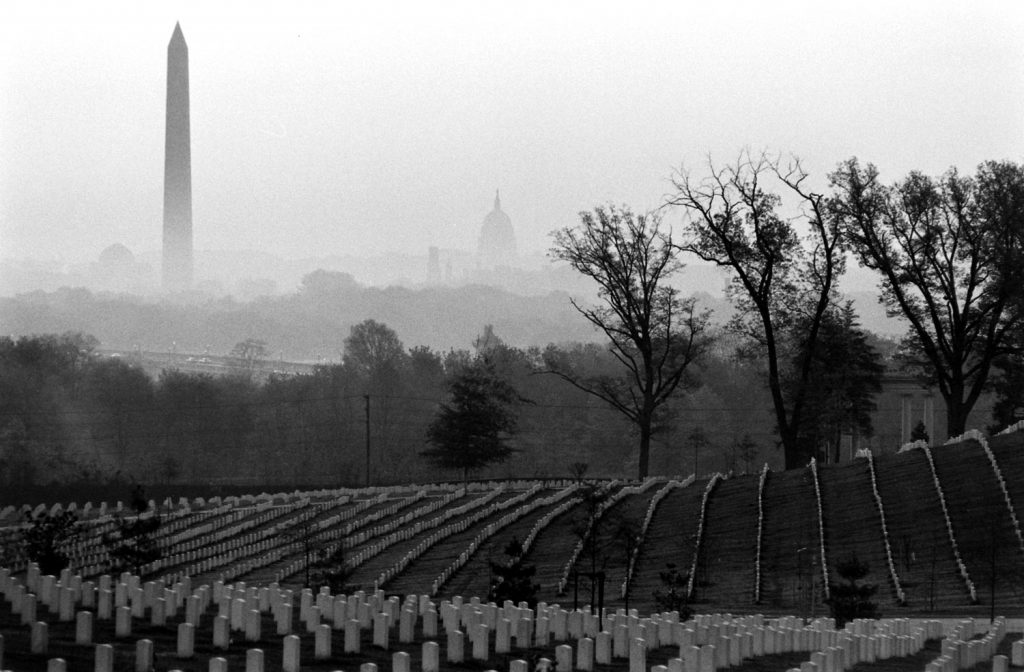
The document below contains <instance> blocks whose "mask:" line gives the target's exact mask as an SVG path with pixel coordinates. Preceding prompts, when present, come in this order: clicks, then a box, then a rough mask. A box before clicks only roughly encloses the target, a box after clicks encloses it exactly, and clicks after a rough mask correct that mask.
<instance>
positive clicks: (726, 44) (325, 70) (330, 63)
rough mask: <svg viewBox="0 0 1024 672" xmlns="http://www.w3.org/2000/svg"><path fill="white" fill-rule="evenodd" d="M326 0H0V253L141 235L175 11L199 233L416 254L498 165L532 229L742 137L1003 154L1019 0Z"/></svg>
mask: <svg viewBox="0 0 1024 672" xmlns="http://www.w3.org/2000/svg"><path fill="white" fill-rule="evenodd" d="M324 4H325V5H326V4H327V3H324ZM332 5H339V6H338V7H335V8H334V9H333V10H331V11H329V12H328V11H324V10H322V9H321V8H320V7H319V6H318V5H314V4H312V3H303V2H288V3H273V4H260V3H250V2H237V3H222V2H217V3H210V2H195V3H192V2H176V3H170V2H160V3H149V2H146V3H141V2H134V1H133V2H125V3H109V2H75V3H71V2H18V3H11V4H7V5H5V6H4V17H3V21H2V22H0V257H16V258H22V257H39V258H62V259H65V260H67V261H75V260H90V259H95V258H96V256H97V255H98V254H99V252H100V251H101V250H102V249H103V248H104V247H106V246H107V245H109V244H111V243H114V242H121V243H123V244H125V245H127V246H128V247H129V248H130V249H132V250H133V251H135V252H136V253H139V252H144V251H148V250H155V249H158V248H159V246H160V240H161V226H162V222H161V217H162V188H163V187H162V172H163V142H164V138H163V134H164V126H163V124H164V120H163V116H164V104H165V94H166V89H165V86H166V83H165V78H166V55H167V42H168V40H169V39H170V36H171V32H172V30H173V28H174V23H175V21H180V22H181V26H182V30H183V31H184V34H185V39H186V41H187V42H188V47H189V58H190V78H191V108H192V176H193V194H194V206H193V209H194V223H195V224H194V225H195V246H196V248H197V249H200V250H203V249H208V250H209V249H238V248H259V249H264V250H268V251H275V250H276V251H277V252H279V253H280V254H281V255H282V256H285V257H306V256H325V255H328V254H359V255H363V254H366V255H369V254H373V253H378V252H386V251H389V250H393V251H399V252H407V253H425V250H426V248H427V246H428V245H440V246H455V245H456V243H457V237H456V233H457V232H458V231H472V232H475V230H476V229H477V227H478V226H479V224H480V222H481V221H482V219H483V217H484V216H485V215H486V214H487V212H488V211H489V210H490V208H491V205H492V202H493V198H494V190H495V188H500V189H501V195H502V203H503V207H504V210H505V211H506V212H507V213H508V214H509V215H510V217H511V218H512V222H513V225H514V226H515V229H516V233H517V236H518V238H519V243H520V248H521V249H523V250H526V251H530V250H537V251H541V250H544V249H546V248H547V247H548V242H549V241H548V237H547V234H548V232H550V231H551V230H552V229H554V228H556V227H560V226H566V225H570V224H573V223H574V222H575V221H576V213H577V212H578V211H579V210H581V209H587V208H590V207H593V206H594V205H596V204H599V203H603V202H608V201H613V202H616V203H628V204H630V205H632V206H633V207H634V208H635V209H647V208H652V207H655V206H657V205H659V204H660V202H661V200H662V198H663V196H664V194H665V193H666V192H667V190H668V189H669V184H668V178H669V177H670V176H671V174H672V171H673V170H674V169H675V168H678V167H679V166H680V165H682V164H684V163H685V164H686V165H688V166H690V167H693V168H695V169H696V170H697V171H698V172H699V166H700V162H701V161H702V157H704V156H705V155H706V154H708V153H710V154H712V155H713V156H714V157H716V159H721V160H728V159H731V158H733V157H734V156H735V154H736V153H737V151H738V150H739V149H741V148H742V147H744V146H750V147H752V148H754V149H761V148H767V149H771V150H781V151H785V152H793V153H795V154H797V155H799V156H801V157H802V158H803V160H804V162H805V164H806V165H807V167H808V168H810V169H811V170H812V171H813V172H814V173H815V175H816V176H818V177H819V179H820V180H822V181H824V177H825V173H826V172H827V171H829V170H831V169H832V168H833V167H834V166H835V164H836V163H837V162H838V161H840V160H842V159H844V158H846V157H849V156H851V155H856V156H858V157H860V158H861V159H862V160H864V161H871V162H874V163H876V164H877V165H878V166H879V167H880V168H881V169H882V171H883V174H884V175H885V177H886V178H887V180H893V179H896V178H897V177H899V176H900V175H902V174H904V173H905V172H906V171H908V170H911V169H914V168H918V169H922V170H924V171H926V172H929V173H939V172H941V171H943V170H945V169H946V168H948V167H949V166H953V165H955V166H957V167H959V168H961V169H962V170H972V169H973V167H974V166H976V165H977V164H978V163H979V162H980V161H982V160H985V159H990V158H993V159H1013V160H1017V161H1019V160H1022V159H1024V4H1021V3H1018V2H1010V1H1007V2H998V3H997V2H988V3H985V2H957V3H951V2H941V3H934V2H928V3H925V2H906V3H893V2H885V3H881V2H879V3H843V5H842V7H839V6H838V5H836V6H835V7H831V8H830V7H828V6H827V5H826V4H825V3H814V4H810V3H808V4H802V3H781V2H743V3H740V2H706V3H701V4H696V3H692V2H683V1H681V0H679V1H675V2H664V3H642V2H641V3H625V2H618V3H599V4H593V3H587V4H584V3H577V2H573V3H558V2H551V1H550V0H549V1H547V2H503V3H497V2H481V1H474V2H444V3H440V2H431V1H421V2H410V3H401V4H395V3H382V2H359V3H344V4H343V6H342V3H332ZM211 6H212V8H211ZM473 243H475V241H471V242H470V243H469V244H466V245H465V247H470V246H471V245H472V244H473Z"/></svg>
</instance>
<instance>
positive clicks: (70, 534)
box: [22, 511, 78, 576]
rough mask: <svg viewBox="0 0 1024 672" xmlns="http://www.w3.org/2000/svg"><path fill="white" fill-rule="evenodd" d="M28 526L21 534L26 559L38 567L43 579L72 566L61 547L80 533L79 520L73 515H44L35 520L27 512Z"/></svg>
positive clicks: (43, 513)
mask: <svg viewBox="0 0 1024 672" xmlns="http://www.w3.org/2000/svg"><path fill="white" fill-rule="evenodd" d="M25 522H26V523H27V524H28V527H26V528H25V529H24V530H22V545H23V546H24V549H25V555H27V556H28V559H29V560H31V561H32V562H35V563H37V564H38V565H39V570H40V571H41V572H42V574H43V575H44V576H45V575H50V574H52V575H54V576H56V575H57V574H60V572H61V570H62V569H64V568H65V567H67V566H68V565H69V564H71V559H70V558H68V556H67V554H66V553H65V552H64V551H63V550H62V548H61V547H62V546H64V545H65V544H66V543H67V542H69V541H71V539H73V538H74V536H75V534H76V533H77V529H76V528H77V526H78V516H76V515H75V514H74V513H73V512H71V511H64V512H62V513H58V514H56V515H52V516H51V515H50V514H49V513H47V512H45V511H43V512H41V513H40V514H39V515H36V516H33V515H32V513H31V512H29V511H26V512H25Z"/></svg>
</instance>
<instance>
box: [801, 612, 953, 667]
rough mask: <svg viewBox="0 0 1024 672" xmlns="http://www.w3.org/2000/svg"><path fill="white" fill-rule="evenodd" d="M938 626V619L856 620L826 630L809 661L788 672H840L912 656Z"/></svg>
mask: <svg viewBox="0 0 1024 672" xmlns="http://www.w3.org/2000/svg"><path fill="white" fill-rule="evenodd" d="M942 628H943V626H942V623H941V622H940V621H925V622H923V623H920V624H919V625H917V624H912V623H911V622H910V621H908V620H906V619H898V620H896V621H894V622H893V621H873V620H868V619H864V620H859V621H856V622H854V623H852V624H849V625H848V626H847V628H845V629H844V630H841V631H831V632H829V633H828V636H827V637H825V638H824V641H823V642H822V645H821V646H816V647H814V648H815V649H816V650H815V651H813V652H812V653H811V656H810V660H807V661H805V662H803V663H802V664H801V665H800V667H799V668H792V670H791V671H790V672H844V671H845V670H849V669H851V668H852V667H853V666H855V665H857V664H859V663H875V662H876V661H880V660H888V659H889V658H894V657H900V658H902V657H906V656H912V655H914V654H916V653H918V652H919V651H921V650H922V649H923V648H924V644H925V640H928V639H937V638H939V637H941V636H942ZM907 633H909V634H907Z"/></svg>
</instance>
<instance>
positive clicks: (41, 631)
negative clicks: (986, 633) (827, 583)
mask: <svg viewBox="0 0 1024 672" xmlns="http://www.w3.org/2000/svg"><path fill="white" fill-rule="evenodd" d="M382 616H383V619H381V620H383V621H385V622H386V620H388V619H389V618H390V617H389V616H388V615H387V614H386V613H385V614H383V615H382ZM381 620H377V621H376V622H377V623H380V622H381ZM226 622H227V621H226V618H225V617H223V616H218V617H217V625H223V628H218V627H215V631H214V646H215V647H218V648H224V649H227V648H228V647H227V642H226V638H227V636H228V632H227V627H226ZM502 622H504V623H507V622H508V621H507V620H503V621H502ZM350 623H351V624H354V626H355V627H351V628H350V627H349V625H348V624H347V625H346V629H345V652H346V653H347V654H358V653H359V652H360V649H359V638H358V626H359V623H358V621H350ZM812 626H813V628H807V629H805V630H804V632H816V633H819V634H820V635H823V636H825V637H826V638H827V639H832V640H834V642H835V644H836V645H835V646H829V647H827V648H825V649H823V650H820V651H815V652H814V653H812V655H811V659H810V660H809V661H807V662H805V663H804V664H802V665H801V667H800V668H793V669H794V670H795V671H797V672H841V671H843V670H848V669H850V668H851V667H852V666H853V665H855V664H857V663H858V662H868V663H871V662H875V660H879V659H882V660H884V659H886V658H888V657H891V656H894V655H898V656H909V655H913V654H914V653H916V652H917V651H919V650H920V648H921V646H922V645H923V640H924V638H925V637H926V635H927V634H935V633H934V627H929V628H914V629H913V631H912V632H913V636H900V637H899V638H898V641H899V646H897V647H896V648H894V649H893V650H891V651H887V650H886V647H885V645H884V643H885V642H886V641H888V636H885V635H883V636H878V637H875V636H868V635H863V634H854V633H853V632H850V631H848V630H846V631H839V632H837V631H835V630H830V629H828V627H827V624H826V627H821V626H822V623H821V622H818V623H815V624H812ZM941 627H942V626H941V623H939V624H938V629H939V632H940V633H941ZM218 631H220V632H218ZM353 632H354V633H356V634H355V636H354V637H352V636H351V633H353ZM498 633H499V634H498V639H497V642H498V646H496V650H495V653H508V652H509V651H508V649H505V650H502V648H501V646H500V643H501V641H502V639H501V634H500V633H501V630H500V629H499V631H498ZM46 634H47V630H46V624H45V623H42V622H39V623H36V624H34V626H33V629H32V640H31V641H32V644H31V646H32V653H34V654H37V655H45V654H46V648H47V642H46ZM640 634H641V635H642V634H644V633H643V630H641V631H640ZM218 635H219V636H218ZM218 640H220V641H218ZM466 640H467V635H466V633H463V632H462V631H459V630H453V631H450V632H449V633H448V635H447V648H446V659H447V661H448V662H449V663H462V662H464V661H465V660H467V653H466ZM468 640H469V645H470V647H471V657H472V659H473V660H475V661H480V662H486V661H488V660H489V659H490V651H489V650H488V638H487V626H486V625H480V626H478V627H477V628H476V633H475V634H470V635H469V636H468ZM771 641H772V640H771V639H770V638H769V639H764V638H758V637H757V636H756V635H755V634H754V633H742V634H739V635H735V636H733V637H728V636H725V637H721V638H719V639H718V640H717V642H716V643H715V644H705V645H703V646H697V645H689V646H682V647H681V649H680V655H679V657H676V658H671V659H670V660H668V661H667V664H666V665H656V666H654V667H652V668H651V670H652V672H684V671H686V672H691V671H692V672H714V671H715V670H721V669H727V668H729V667H734V666H737V665H739V664H741V663H742V662H743V660H745V659H747V658H751V657H757V656H760V655H766V654H771V653H777V652H784V651H786V650H788V649H786V648H785V647H782V650H779V651H776V650H772V649H773V648H774V647H772V646H768V647H766V648H764V649H762V646H761V645H762V644H763V643H770V642H771ZM875 642H879V643H882V646H881V647H880V649H879V650H878V651H877V652H876V651H875V648H874V647H873V644H874V643H875ZM79 643H88V642H79ZM193 643H194V627H193V626H192V625H191V624H188V623H182V624H181V625H180V626H179V638H178V647H177V654H176V655H177V657H178V658H181V659H187V658H192V657H193V656H194V648H193ZM793 643H798V640H794V641H793ZM374 645H375V646H377V647H379V648H382V649H385V650H386V649H388V642H387V627H386V623H385V625H384V626H378V627H375V630H374ZM540 645H541V644H540V643H538V646H540ZM904 645H905V646H904ZM422 647H423V648H422V654H423V655H422V661H423V662H422V669H423V672H438V671H439V669H440V666H439V659H440V651H439V647H438V644H437V643H436V642H433V641H428V642H424V643H423V644H422ZM620 648H624V649H625V650H620ZM652 648H653V647H652V645H651V643H650V642H648V641H646V640H645V639H644V638H643V637H642V636H640V637H630V638H629V639H628V641H627V642H626V643H625V645H624V646H623V644H620V642H619V637H617V636H616V637H615V638H614V639H613V638H612V637H611V635H610V633H608V632H607V631H602V632H601V633H599V635H598V637H597V638H596V640H595V639H591V638H589V637H583V638H581V639H579V640H578V641H577V643H576V648H575V650H574V649H573V647H572V646H570V645H568V644H561V645H558V646H556V647H555V652H554V658H555V661H556V663H557V669H558V670H560V671H564V672H569V671H571V670H583V671H585V672H590V671H592V670H594V666H595V664H597V665H607V664H611V663H612V658H613V656H614V657H617V658H626V657H628V659H629V670H630V671H631V672H646V671H647V654H648V651H649V650H650V649H652ZM797 650H799V649H797ZM252 651H260V652H259V653H258V654H254V653H252ZM876 656H877V657H876ZM314 657H315V658H316V659H317V660H328V659H330V658H331V657H332V639H331V628H330V626H328V625H326V624H321V625H319V626H318V627H317V628H316V631H315V645H314ZM56 660H58V661H59V659H56ZM978 660H981V659H980V658H979V659H977V660H973V662H970V663H968V661H967V660H966V659H965V660H964V664H963V665H962V666H961V667H960V668H955V667H954V668H950V669H963V668H964V667H967V666H970V665H973V664H974V663H976V662H978ZM112 661H113V648H112V647H111V646H110V645H105V644H101V645H98V646H97V648H96V664H95V670H96V672H111V670H112ZM152 662H153V644H152V642H151V641H150V640H145V639H144V640H139V641H138V642H136V670H137V672H148V671H149V670H151V669H152ZM300 662H301V661H300V639H299V637H298V636H296V635H288V636H286V637H285V638H284V640H283V646H282V668H283V669H284V670H295V671H296V672H297V671H298V670H299V668H300ZM0 664H2V638H0ZM56 664H57V665H59V664H60V663H56ZM522 665H525V662H523V663H520V662H519V661H516V662H515V663H513V664H512V666H511V671H513V672H514V671H515V670H517V669H522V670H524V671H525V670H526V668H525V667H522ZM542 665H543V663H542ZM409 666H410V658H409V656H408V654H406V653H404V652H396V653H395V654H394V656H393V669H394V670H395V672H409ZM55 669H57V670H63V669H64V668H63V667H57V668H55ZM929 669H932V668H929ZM935 669H946V668H935ZM1004 669H1005V668H1004ZM210 670H211V672H215V671H216V670H226V661H225V659H223V658H213V659H211V660H210ZM246 672H263V654H262V651H261V650H258V649H250V650H249V652H247V657H246Z"/></svg>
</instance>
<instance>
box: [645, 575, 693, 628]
mask: <svg viewBox="0 0 1024 672" xmlns="http://www.w3.org/2000/svg"><path fill="white" fill-rule="evenodd" d="M658 577H659V578H660V579H661V585H662V588H663V589H664V590H656V591H654V602H655V604H657V605H658V608H659V609H660V610H662V611H678V612H679V619H680V620H681V621H685V620H686V619H688V618H689V617H690V615H691V614H692V613H693V610H692V609H690V607H689V605H688V604H687V598H686V584H687V583H688V582H689V580H690V575H689V574H684V573H682V572H680V571H679V569H678V568H677V567H676V564H675V563H674V562H670V563H668V564H666V565H665V571H664V572H658Z"/></svg>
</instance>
